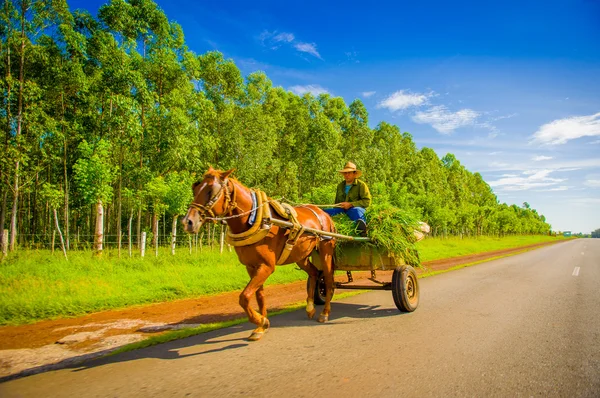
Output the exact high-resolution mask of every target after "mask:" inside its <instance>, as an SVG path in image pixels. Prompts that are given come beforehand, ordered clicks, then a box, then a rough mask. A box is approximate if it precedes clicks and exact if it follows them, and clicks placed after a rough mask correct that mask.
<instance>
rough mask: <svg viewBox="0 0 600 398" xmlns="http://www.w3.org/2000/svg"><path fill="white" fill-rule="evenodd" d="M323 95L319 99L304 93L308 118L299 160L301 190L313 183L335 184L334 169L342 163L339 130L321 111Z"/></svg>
mask: <svg viewBox="0 0 600 398" xmlns="http://www.w3.org/2000/svg"><path fill="white" fill-rule="evenodd" d="M324 96H325V95H322V96H320V98H319V99H315V97H313V96H312V94H310V93H307V94H305V95H304V96H303V99H304V103H305V106H306V107H307V108H308V110H309V119H308V137H306V139H307V151H306V154H305V157H304V158H303V159H302V171H303V174H302V181H301V183H302V187H301V192H308V191H309V190H310V188H311V187H314V186H319V185H325V184H334V183H335V182H336V181H337V179H338V176H337V173H336V171H337V170H339V169H340V168H341V167H342V166H343V164H344V160H343V155H342V150H341V143H342V131H341V129H340V128H339V126H338V125H337V124H336V123H333V122H332V121H331V120H330V118H329V117H328V116H327V115H326V114H325V112H324V111H323V106H322V99H323V97H324ZM320 100H321V101H320Z"/></svg>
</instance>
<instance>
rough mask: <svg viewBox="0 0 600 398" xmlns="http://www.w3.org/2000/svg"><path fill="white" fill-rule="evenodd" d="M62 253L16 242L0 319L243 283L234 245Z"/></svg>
mask: <svg viewBox="0 0 600 398" xmlns="http://www.w3.org/2000/svg"><path fill="white" fill-rule="evenodd" d="M559 239H561V238H553V237H548V236H513V237H505V238H489V237H482V238H477V239H473V238H467V239H437V238H436V239H426V240H424V241H421V242H419V243H418V244H417V247H418V249H419V253H420V256H421V260H422V261H430V260H434V259H439V258H448V257H456V256H461V255H465V254H472V253H479V252H486V251H492V250H498V249H503V248H512V247H519V246H525V245H529V244H533V243H537V242H544V241H550V240H554V241H556V240H559ZM61 256H62V253H60V252H56V253H55V254H54V255H52V254H51V253H50V252H49V251H43V250H39V251H37V250H21V251H17V252H16V253H14V254H11V255H10V256H9V257H8V259H6V260H5V261H3V262H2V263H0V325H18V324H24V323H31V322H35V321H39V320H44V319H55V318H62V317H70V316H80V315H84V314H87V313H91V312H97V311H102V310H108V309H116V308H124V307H129V306H133V305H140V304H149V303H156V302H164V301H170V300H178V299H184V298H191V297H199V296H206V295H212V294H217V293H223V292H228V291H240V290H241V289H243V288H244V286H246V284H247V283H248V280H249V278H248V274H247V272H246V268H245V267H244V266H242V265H241V264H240V263H239V261H238V260H237V257H236V255H235V252H229V251H228V250H225V251H224V252H223V254H220V253H219V251H218V250H209V249H206V248H205V249H204V250H203V251H202V253H193V254H189V253H187V251H179V252H178V253H177V254H176V255H175V256H172V255H171V254H170V253H169V252H168V249H167V248H164V249H160V250H159V256H158V257H154V254H153V253H148V254H147V256H146V257H145V258H141V257H139V256H134V257H133V258H129V257H127V256H123V257H122V258H120V259H119V258H117V257H116V256H115V255H114V252H112V254H110V255H105V256H104V257H102V258H95V257H93V255H92V253H91V252H90V251H71V252H69V261H68V262H67V261H65V260H64V258H62V257H61ZM305 279H306V274H305V273H304V271H301V270H300V269H298V267H297V266H295V265H287V266H282V267H277V272H275V273H274V274H273V275H271V277H269V279H268V280H267V285H273V284H285V283H290V282H295V281H299V280H305Z"/></svg>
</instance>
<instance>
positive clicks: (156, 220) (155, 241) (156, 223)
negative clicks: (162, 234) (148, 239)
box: [152, 213, 158, 257]
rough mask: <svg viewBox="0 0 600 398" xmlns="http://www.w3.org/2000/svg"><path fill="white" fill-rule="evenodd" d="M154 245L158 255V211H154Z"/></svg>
mask: <svg viewBox="0 0 600 398" xmlns="http://www.w3.org/2000/svg"><path fill="white" fill-rule="evenodd" d="M152 246H154V249H155V251H156V256H157V257H158V216H157V215H156V213H152Z"/></svg>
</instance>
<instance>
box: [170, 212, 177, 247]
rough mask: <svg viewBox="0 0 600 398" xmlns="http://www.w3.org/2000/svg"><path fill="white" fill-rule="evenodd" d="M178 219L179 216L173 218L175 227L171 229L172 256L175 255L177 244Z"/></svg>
mask: <svg viewBox="0 0 600 398" xmlns="http://www.w3.org/2000/svg"><path fill="white" fill-rule="evenodd" d="M177 218H178V216H173V226H172V228H171V231H172V233H171V255H173V256H174V255H175V242H176V241H177Z"/></svg>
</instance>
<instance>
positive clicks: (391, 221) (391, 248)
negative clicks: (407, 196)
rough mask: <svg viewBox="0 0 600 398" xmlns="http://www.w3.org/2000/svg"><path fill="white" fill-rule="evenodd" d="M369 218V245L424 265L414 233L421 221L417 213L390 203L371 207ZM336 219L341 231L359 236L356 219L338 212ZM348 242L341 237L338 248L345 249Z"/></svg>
mask: <svg viewBox="0 0 600 398" xmlns="http://www.w3.org/2000/svg"><path fill="white" fill-rule="evenodd" d="M366 219H367V235H368V237H369V238H370V239H371V242H365V243H364V244H365V245H373V246H376V247H378V248H379V249H384V250H385V251H386V252H388V253H389V255H391V256H393V257H395V258H397V259H402V260H403V261H404V262H405V263H407V264H410V265H412V266H413V267H420V266H421V261H420V260H419V254H418V252H417V249H416V247H415V243H416V237H415V235H414V231H415V230H417V229H418V228H419V220H418V219H417V218H416V217H415V216H414V215H412V214H411V213H409V212H407V211H404V210H402V209H399V208H397V207H394V206H391V205H389V204H379V205H373V206H370V207H369V208H368V209H367V213H366ZM333 221H334V223H335V227H336V229H337V232H338V233H339V234H342V235H349V236H359V232H358V231H357V230H356V225H355V223H354V221H351V220H350V219H349V218H348V217H347V216H346V215H344V214H340V215H337V216H335V217H333ZM345 242H349V241H344V240H343V239H338V240H337V243H336V250H343V247H344V244H345Z"/></svg>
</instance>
